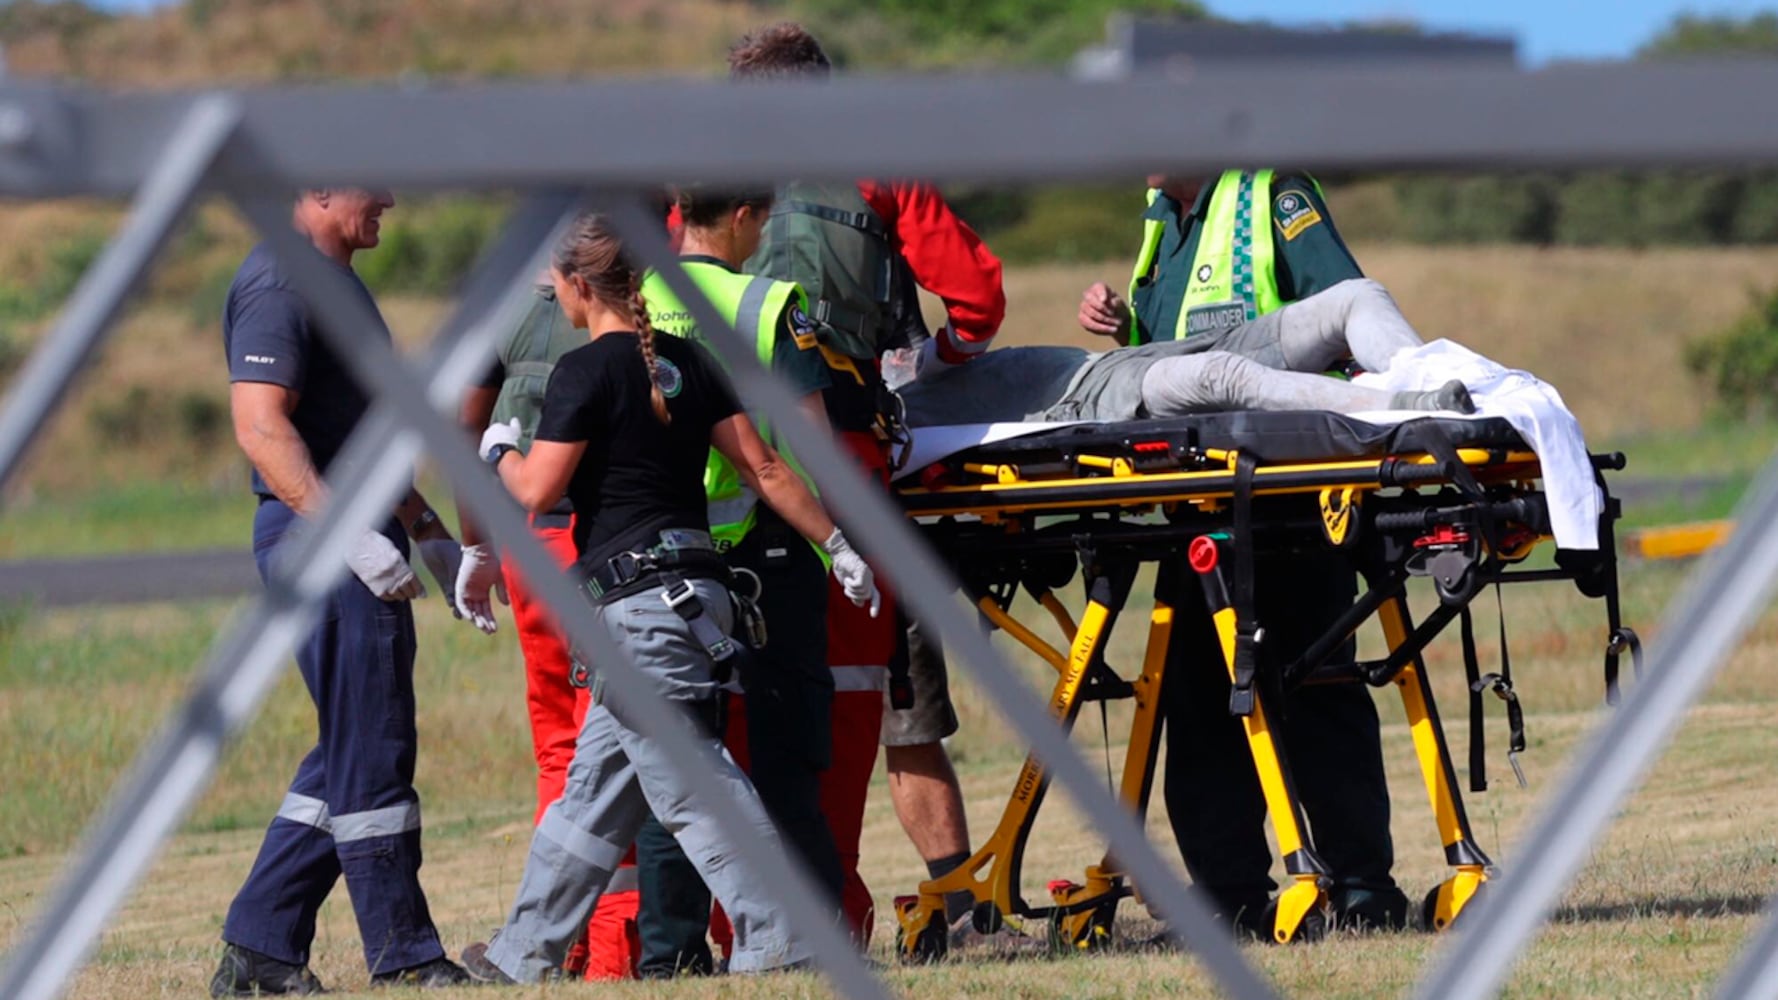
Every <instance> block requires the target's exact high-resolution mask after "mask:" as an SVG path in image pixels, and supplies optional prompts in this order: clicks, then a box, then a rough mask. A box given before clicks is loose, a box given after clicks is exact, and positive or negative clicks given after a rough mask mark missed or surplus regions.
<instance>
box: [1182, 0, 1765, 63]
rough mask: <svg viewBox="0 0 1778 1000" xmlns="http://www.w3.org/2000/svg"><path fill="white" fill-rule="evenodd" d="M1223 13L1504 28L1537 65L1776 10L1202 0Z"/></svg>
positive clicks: (1619, 51) (1589, 2)
mask: <svg viewBox="0 0 1778 1000" xmlns="http://www.w3.org/2000/svg"><path fill="white" fill-rule="evenodd" d="M1206 2H1207V5H1208V6H1209V8H1210V9H1211V10H1212V11H1214V12H1215V13H1217V14H1220V15H1223V16H1224V17H1233V18H1240V19H1249V18H1264V19H1266V20H1270V21H1276V22H1279V23H1281V24H1294V23H1305V22H1313V21H1322V22H1339V21H1349V20H1367V19H1376V18H1391V19H1398V20H1410V21H1415V22H1418V23H1420V24H1423V25H1425V26H1427V27H1429V28H1436V29H1443V30H1453V31H1482V32H1488V33H1494V34H1507V35H1512V36H1514V37H1516V38H1517V39H1518V41H1519V56H1520V58H1521V59H1523V60H1524V61H1525V62H1526V63H1528V64H1531V65H1540V64H1542V63H1545V62H1548V61H1549V60H1551V59H1609V58H1613V57H1618V56H1626V55H1629V54H1630V53H1632V52H1634V51H1635V50H1636V48H1637V46H1639V45H1641V44H1642V43H1643V42H1645V41H1647V40H1648V38H1649V37H1650V36H1651V35H1653V34H1654V33H1655V32H1657V31H1659V30H1660V29H1661V28H1662V27H1664V26H1665V25H1666V24H1667V23H1668V22H1669V21H1671V20H1672V19H1673V18H1674V16H1675V15H1678V14H1681V13H1685V12H1691V13H1699V14H1735V15H1746V14H1752V13H1756V12H1758V11H1762V10H1778V2H1773V0H1765V2H1757V0H1698V2H1693V3H1686V2H1674V0H1206Z"/></svg>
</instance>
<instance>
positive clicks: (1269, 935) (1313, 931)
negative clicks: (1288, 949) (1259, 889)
mask: <svg viewBox="0 0 1778 1000" xmlns="http://www.w3.org/2000/svg"><path fill="white" fill-rule="evenodd" d="M1262 919H1263V920H1264V921H1265V923H1264V924H1263V925H1262V926H1263V927H1264V928H1265V932H1264V934H1263V935H1262V937H1263V939H1264V940H1266V941H1269V942H1271V943H1272V944H1313V943H1314V942H1316V941H1319V940H1321V939H1322V938H1325V937H1327V932H1328V931H1329V930H1330V929H1331V927H1332V925H1331V923H1330V922H1329V920H1328V917H1327V909H1326V907H1320V908H1317V909H1314V910H1311V911H1309V913H1308V914H1307V915H1305V916H1304V917H1303V921H1302V923H1300V924H1297V926H1296V933H1295V934H1293V935H1291V937H1290V939H1289V940H1288V941H1280V940H1278V934H1277V931H1276V930H1275V928H1276V927H1277V923H1278V901H1277V900H1273V901H1272V902H1270V903H1268V904H1266V908H1265V911H1264V913H1263V914H1262Z"/></svg>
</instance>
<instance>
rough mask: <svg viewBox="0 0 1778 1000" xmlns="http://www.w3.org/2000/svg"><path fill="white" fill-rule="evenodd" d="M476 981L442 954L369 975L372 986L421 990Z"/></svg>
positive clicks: (465, 984)
mask: <svg viewBox="0 0 1778 1000" xmlns="http://www.w3.org/2000/svg"><path fill="white" fill-rule="evenodd" d="M476 982H477V980H476V979H475V977H473V976H471V975H470V974H469V973H467V972H465V971H464V970H463V967H462V966H461V965H458V964H457V963H456V962H453V961H451V960H450V959H448V958H445V957H444V956H443V955H440V956H439V957H437V958H435V959H433V960H432V961H430V962H421V963H420V964H419V965H413V966H409V967H408V968H405V969H396V970H395V971H394V972H379V973H377V974H376V975H374V976H372V977H370V984H371V985H372V986H417V987H419V988H420V989H423V990H430V989H440V988H442V987H446V986H469V985H473V984H474V983H476Z"/></svg>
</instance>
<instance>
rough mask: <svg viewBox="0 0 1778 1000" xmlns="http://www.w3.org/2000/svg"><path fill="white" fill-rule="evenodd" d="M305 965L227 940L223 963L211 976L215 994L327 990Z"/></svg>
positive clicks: (294, 993)
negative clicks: (292, 962)
mask: <svg viewBox="0 0 1778 1000" xmlns="http://www.w3.org/2000/svg"><path fill="white" fill-rule="evenodd" d="M326 992H327V990H326V989H325V988H324V987H323V986H322V985H321V980H319V979H316V978H315V974H314V973H313V972H310V971H309V967H308V966H306V965H292V964H291V963H289V962H280V961H278V960H277V959H275V958H273V957H271V956H270V955H263V954H260V953H259V952H257V951H254V950H253V949H251V948H243V947H241V946H240V945H238V944H228V943H226V942H224V945H223V949H222V964H221V965H218V966H217V967H216V975H214V976H211V977H210V995H211V996H212V997H252V996H315V995H317V994H320V993H326Z"/></svg>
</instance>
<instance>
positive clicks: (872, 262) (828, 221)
mask: <svg viewBox="0 0 1778 1000" xmlns="http://www.w3.org/2000/svg"><path fill="white" fill-rule="evenodd" d="M895 259H896V254H895V250H894V248H893V246H892V244H891V243H890V238H889V230H888V228H887V227H886V226H885V225H884V224H883V220H882V219H881V218H880V217H878V215H877V213H876V212H875V211H873V210H872V209H871V207H870V203H869V202H867V201H865V200H864V195H862V194H859V193H858V185H856V184H853V183H849V182H848V183H843V184H811V183H807V182H804V181H795V182H792V183H790V184H787V185H785V186H784V187H783V189H781V190H780V191H779V192H778V196H777V199H776V201H774V202H773V204H772V213H771V215H770V216H768V217H767V218H766V225H765V230H764V231H763V232H762V233H761V237H760V244H759V249H758V250H756V251H754V253H753V256H752V257H749V258H748V259H747V263H746V265H745V266H744V267H743V268H742V270H744V271H747V272H748V273H750V274H763V275H768V276H770V277H773V278H777V279H778V280H780V281H793V282H795V283H796V284H798V285H800V286H802V288H803V289H804V290H805V291H806V292H807V294H808V297H809V299H810V300H811V301H812V302H813V303H814V305H813V307H812V308H810V309H809V310H808V313H809V315H811V316H813V317H814V318H815V320H816V322H818V323H820V324H821V325H822V328H823V329H822V333H821V340H822V343H823V344H826V345H827V346H828V347H831V348H832V349H833V350H836V351H838V352H839V353H841V354H844V355H846V356H847V357H850V358H855V359H857V360H860V361H875V360H876V358H877V355H878V354H881V353H882V350H883V346H884V340H885V338H886V337H888V336H889V335H890V334H891V333H892V332H893V329H894V313H895V292H896V279H895Z"/></svg>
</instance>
